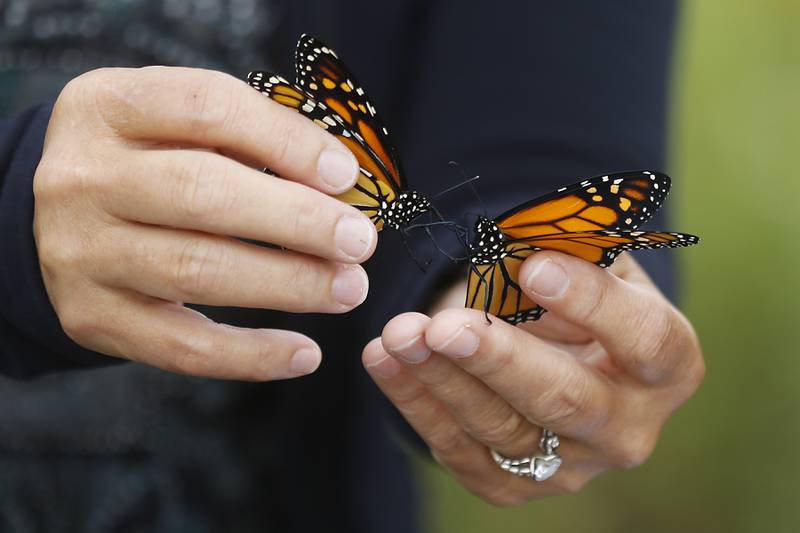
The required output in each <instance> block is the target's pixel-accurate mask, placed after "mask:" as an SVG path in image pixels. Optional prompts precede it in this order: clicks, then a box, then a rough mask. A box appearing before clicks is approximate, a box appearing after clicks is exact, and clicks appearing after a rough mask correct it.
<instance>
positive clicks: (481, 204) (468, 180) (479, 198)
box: [449, 161, 489, 218]
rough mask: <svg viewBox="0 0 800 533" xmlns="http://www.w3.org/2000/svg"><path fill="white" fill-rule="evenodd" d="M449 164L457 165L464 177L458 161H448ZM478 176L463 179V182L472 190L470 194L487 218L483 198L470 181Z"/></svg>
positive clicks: (487, 214)
mask: <svg viewBox="0 0 800 533" xmlns="http://www.w3.org/2000/svg"><path fill="white" fill-rule="evenodd" d="M449 164H450V165H452V166H454V167H457V168H458V170H459V172H460V173H461V175H462V176H464V177H465V178H466V174H464V170H463V169H462V168H461V165H460V164H459V163H458V161H450V162H449ZM478 178H480V176H475V177H474V178H471V179H465V181H464V184H465V185H467V186H468V187H469V190H470V191H472V194H473V195H474V196H475V198H476V199H477V200H478V204H479V205H480V206H481V209H482V210H483V216H485V217H486V218H489V213H488V211H487V210H486V204H485V203H483V198H481V195H480V194H478V190H477V189H475V186H474V185H473V184H472V182H473V181H475V180H477V179H478Z"/></svg>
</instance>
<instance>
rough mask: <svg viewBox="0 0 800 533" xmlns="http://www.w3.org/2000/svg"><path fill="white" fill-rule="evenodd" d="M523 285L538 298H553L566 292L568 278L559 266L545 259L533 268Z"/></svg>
mask: <svg viewBox="0 0 800 533" xmlns="http://www.w3.org/2000/svg"><path fill="white" fill-rule="evenodd" d="M525 284H526V285H527V287H528V289H530V291H531V292H533V293H535V294H538V295H539V296H544V297H545V298H555V297H557V296H561V295H562V294H564V292H565V291H566V290H567V287H568V286H569V277H567V273H566V272H565V271H564V269H563V268H561V266H560V265H558V264H556V263H555V262H553V260H551V259H545V260H543V261H542V260H540V261H539V263H538V264H537V265H535V266H534V267H533V271H532V272H531V273H530V275H529V276H528V279H527V280H525Z"/></svg>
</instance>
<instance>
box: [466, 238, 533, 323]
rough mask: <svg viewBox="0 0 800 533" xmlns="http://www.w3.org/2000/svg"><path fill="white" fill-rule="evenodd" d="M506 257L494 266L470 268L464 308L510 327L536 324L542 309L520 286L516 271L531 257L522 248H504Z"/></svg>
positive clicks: (523, 246)
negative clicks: (528, 323) (535, 321)
mask: <svg viewBox="0 0 800 533" xmlns="http://www.w3.org/2000/svg"><path fill="white" fill-rule="evenodd" d="M506 252H507V253H508V255H506V257H504V258H503V259H502V260H499V261H497V262H496V263H493V264H484V265H480V264H479V265H475V264H471V265H470V272H469V277H468V280H467V304H466V307H471V308H473V309H479V310H481V311H484V312H485V313H489V314H492V315H495V316H496V317H498V318H500V319H501V320H505V321H506V322H509V323H511V324H521V323H522V322H528V321H530V320H539V318H540V317H541V316H542V314H543V313H544V312H545V311H544V309H543V308H542V307H540V306H538V305H536V302H534V301H532V300H531V299H530V298H528V297H527V296H526V295H525V293H524V292H522V289H521V288H520V286H519V283H518V282H517V280H518V279H519V267H520V266H521V265H522V262H523V261H524V260H525V259H526V258H527V257H528V256H530V255H531V254H532V253H533V249H532V248H531V247H530V246H528V245H525V244H511V245H508V246H507V247H506Z"/></svg>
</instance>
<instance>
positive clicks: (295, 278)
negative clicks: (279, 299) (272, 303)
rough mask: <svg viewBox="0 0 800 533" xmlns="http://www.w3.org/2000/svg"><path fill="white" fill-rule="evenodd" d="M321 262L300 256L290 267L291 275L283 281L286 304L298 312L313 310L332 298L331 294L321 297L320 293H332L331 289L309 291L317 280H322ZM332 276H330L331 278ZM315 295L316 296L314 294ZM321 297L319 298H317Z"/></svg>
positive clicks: (282, 288)
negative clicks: (320, 303) (321, 302)
mask: <svg viewBox="0 0 800 533" xmlns="http://www.w3.org/2000/svg"><path fill="white" fill-rule="evenodd" d="M323 277H324V276H322V272H320V268H319V263H317V262H316V261H314V260H313V259H309V258H299V257H298V259H297V260H296V261H293V264H292V266H291V267H290V269H289V275H288V276H286V279H285V280H284V281H283V283H282V287H281V290H282V292H283V298H284V300H285V301H286V305H287V306H289V307H290V308H291V309H293V310H296V311H297V312H301V313H303V312H308V311H313V310H315V309H316V308H317V307H319V302H320V301H326V299H327V300H329V299H330V296H326V297H324V298H319V296H316V295H320V294H330V291H327V292H325V291H319V290H314V291H311V292H309V290H308V289H309V288H310V287H312V286H313V285H314V284H315V280H317V281H318V280H321V279H323ZM330 277H331V276H328V278H330ZM312 295H314V296H312ZM317 298H319V299H317Z"/></svg>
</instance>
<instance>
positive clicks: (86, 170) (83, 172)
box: [33, 155, 102, 200]
mask: <svg viewBox="0 0 800 533" xmlns="http://www.w3.org/2000/svg"><path fill="white" fill-rule="evenodd" d="M101 176H102V173H99V172H96V171H95V169H94V167H93V166H92V165H91V163H89V162H86V161H81V160H80V159H76V158H72V157H69V156H67V157H66V158H64V159H62V160H61V161H55V160H54V158H52V157H50V156H49V155H46V156H45V157H43V158H42V160H41V161H40V163H39V165H38V166H37V168H36V173H35V176H34V180H33V194H34V197H35V198H36V199H37V200H44V199H49V198H66V197H70V198H79V199H84V198H87V197H89V195H91V196H94V195H95V194H96V193H97V192H98V191H99V190H100V188H101V187H102V178H101Z"/></svg>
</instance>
